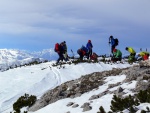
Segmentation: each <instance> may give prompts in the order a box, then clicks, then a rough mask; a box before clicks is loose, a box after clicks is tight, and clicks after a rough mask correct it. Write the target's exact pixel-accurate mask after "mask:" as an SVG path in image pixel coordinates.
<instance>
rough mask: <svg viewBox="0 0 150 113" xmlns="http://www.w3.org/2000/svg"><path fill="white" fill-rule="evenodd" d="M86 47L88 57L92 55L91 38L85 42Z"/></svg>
mask: <svg viewBox="0 0 150 113" xmlns="http://www.w3.org/2000/svg"><path fill="white" fill-rule="evenodd" d="M86 48H87V49H88V54H87V59H89V58H90V57H91V55H92V48H93V45H92V42H91V40H88V43H87V44H86Z"/></svg>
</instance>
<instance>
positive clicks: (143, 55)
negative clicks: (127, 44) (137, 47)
mask: <svg viewBox="0 0 150 113" xmlns="http://www.w3.org/2000/svg"><path fill="white" fill-rule="evenodd" d="M138 56H140V57H142V60H148V57H149V53H148V52H145V51H142V52H140V53H139V54H138Z"/></svg>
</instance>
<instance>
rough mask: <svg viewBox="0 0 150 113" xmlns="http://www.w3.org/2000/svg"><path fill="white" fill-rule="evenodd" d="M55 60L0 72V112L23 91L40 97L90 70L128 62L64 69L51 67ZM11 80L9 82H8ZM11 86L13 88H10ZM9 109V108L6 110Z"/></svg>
mask: <svg viewBox="0 0 150 113" xmlns="http://www.w3.org/2000/svg"><path fill="white" fill-rule="evenodd" d="M54 62H55V61H51V62H47V63H42V64H39V65H33V66H27V67H21V68H15V69H11V70H8V71H4V72H0V84H1V86H3V87H0V112H1V113H9V112H10V110H12V104H13V103H14V102H15V101H16V100H17V99H18V98H19V97H20V96H21V95H23V94H24V93H28V94H33V95H36V96H37V97H38V98H40V97H41V96H42V95H43V94H44V93H45V92H46V91H47V90H49V89H53V88H55V87H56V86H59V85H60V84H62V83H64V82H66V81H70V80H74V79H77V78H80V77H81V76H82V75H86V74H89V73H92V72H99V71H104V70H111V69H112V68H125V67H127V66H130V65H129V64H114V65H110V64H104V63H96V64H88V63H83V64H78V65H69V64H66V65H65V68H64V69H59V68H57V67H52V64H53V63H54ZM10 81H11V82H10ZM12 87H13V88H12ZM8 109H9V110H8Z"/></svg>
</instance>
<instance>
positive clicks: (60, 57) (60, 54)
mask: <svg viewBox="0 0 150 113" xmlns="http://www.w3.org/2000/svg"><path fill="white" fill-rule="evenodd" d="M58 56H59V58H58V60H57V63H59V61H60V60H62V61H63V60H64V56H63V53H58Z"/></svg>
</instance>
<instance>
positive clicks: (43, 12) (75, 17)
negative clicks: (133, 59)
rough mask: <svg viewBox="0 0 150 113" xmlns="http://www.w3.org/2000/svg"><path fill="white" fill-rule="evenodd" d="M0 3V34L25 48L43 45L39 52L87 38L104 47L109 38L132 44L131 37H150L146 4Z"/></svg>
mask: <svg viewBox="0 0 150 113" xmlns="http://www.w3.org/2000/svg"><path fill="white" fill-rule="evenodd" d="M0 3H1V4H0V15H1V18H0V34H1V36H5V39H8V38H6V37H7V36H9V37H11V38H13V39H14V40H15V39H16V40H17V41H18V42H16V43H19V42H21V39H22V38H24V40H26V41H24V42H26V44H29V43H28V42H32V43H33V44H35V45H37V46H40V44H41V42H42V45H41V48H42V47H48V46H49V45H48V44H49V43H51V45H53V44H54V43H55V42H61V41H62V40H67V41H68V44H69V43H71V44H70V45H72V42H74V44H76V45H77V44H79V45H81V44H82V43H83V42H84V41H85V42H86V40H88V39H89V38H90V39H91V40H92V39H93V40H94V41H93V42H94V43H96V44H97V42H100V44H102V45H104V44H103V43H102V41H104V42H105V43H106V42H107V39H106V37H107V38H108V37H109V35H114V36H116V37H118V38H122V39H121V40H124V41H125V40H126V39H129V40H130V41H131V42H133V41H134V38H133V37H137V38H138V39H140V38H141V36H142V34H143V33H144V34H146V36H145V39H148V38H147V37H148V35H149V31H147V29H150V15H149V10H150V7H149V4H150V1H149V0H143V1H141V0H92V1H91V0H61V1H60V0H55V1H54V0H53V1H52V0H42V1H41V0H36V1H34V0H24V1H23V0H13V1H10V0H5V1H4V0H0ZM137 34H138V35H137ZM126 37H128V38H126ZM0 38H2V37H0ZM5 39H3V40H5ZM32 39H34V40H32ZM73 40H74V41H73ZM48 41H50V42H48ZM80 41H81V42H80ZM123 44H124V43H123ZM10 45H11V44H10ZM30 45H31V44H30ZM70 45H69V46H70ZM139 45H140V44H139ZM147 45H148V44H147ZM22 46H24V45H23V44H22ZM39 48H40V47H39ZM76 48H78V46H77V47H76Z"/></svg>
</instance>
